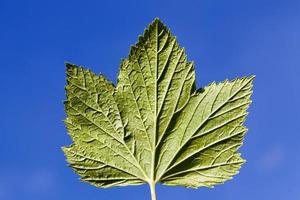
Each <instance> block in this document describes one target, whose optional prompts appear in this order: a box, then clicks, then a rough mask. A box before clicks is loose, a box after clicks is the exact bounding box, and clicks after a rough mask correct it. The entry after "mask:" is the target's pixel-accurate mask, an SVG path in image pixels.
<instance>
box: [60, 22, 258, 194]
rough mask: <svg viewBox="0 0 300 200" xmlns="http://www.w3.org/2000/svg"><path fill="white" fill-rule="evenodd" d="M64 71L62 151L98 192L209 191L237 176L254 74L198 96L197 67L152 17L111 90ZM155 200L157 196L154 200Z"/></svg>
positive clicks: (85, 73)
mask: <svg viewBox="0 0 300 200" xmlns="http://www.w3.org/2000/svg"><path fill="white" fill-rule="evenodd" d="M66 66H67V86H66V93H67V99H66V101H65V110H66V113H67V118H66V120H65V124H66V126H67V129H68V132H69V135H70V136H71V138H72V140H73V144H72V145H70V146H69V147H64V148H63V151H64V153H65V155H66V157H67V161H68V162H69V164H70V166H71V167H72V168H73V169H74V170H75V172H76V173H77V174H79V175H80V177H81V179H82V180H83V181H85V182H88V183H90V184H93V185H95V186H97V187H112V186H125V185H138V184H143V183H148V184H149V185H150V186H151V189H152V192H153V193H154V194H155V191H154V189H155V188H154V186H155V183H158V182H161V183H162V184H166V185H181V186H185V187H195V188H197V187H201V186H206V187H212V186H214V185H216V184H219V183H223V182H224V181H226V180H229V179H231V178H232V176H233V175H235V174H236V173H238V171H239V169H240V167H241V165H242V164H243V163H244V160H243V159H242V158H241V157H240V154H239V153H238V148H239V147H240V146H241V144H242V141H243V138H244V135H245V133H246V131H247V129H246V128H245V127H244V126H243V122H244V120H245V118H246V115H247V111H246V110H247V108H248V106H249V104H250V102H251V100H250V96H251V94H252V81H253V79H254V76H250V77H245V78H237V79H234V80H232V81H228V80H226V81H224V82H221V83H212V84H210V85H209V86H206V87H204V88H201V89H199V90H196V87H195V71H194V64H193V63H192V62H189V61H187V58H186V54H185V51H184V49H183V48H181V47H180V46H179V44H178V43H177V41H176V38H175V37H174V36H173V35H171V33H170V30H169V29H168V28H167V27H166V26H165V25H163V24H162V22H161V21H160V20H158V19H155V20H154V21H153V22H152V23H151V24H150V25H149V27H148V28H147V29H146V30H145V32H144V35H143V36H140V37H139V40H138V42H137V44H136V45H135V46H133V47H131V49H130V53H129V56H128V58H127V59H124V60H122V62H121V67H120V72H119V76H118V83H117V86H116V87H115V86H114V85H113V84H112V83H111V82H110V81H108V80H107V79H106V78H105V77H104V76H103V75H99V76H98V75H95V74H94V73H93V72H91V71H90V70H87V69H85V68H83V67H78V66H76V65H73V64H66ZM153 199H154V197H153Z"/></svg>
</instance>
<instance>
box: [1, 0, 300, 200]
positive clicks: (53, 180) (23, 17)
mask: <svg viewBox="0 0 300 200" xmlns="http://www.w3.org/2000/svg"><path fill="white" fill-rule="evenodd" d="M155 17H159V18H161V19H162V20H163V22H164V23H166V24H167V25H168V26H169V27H170V28H171V29H172V32H173V34H174V35H176V36H177V38H178V40H179V42H180V44H181V46H183V47H185V48H186V52H187V54H188V58H189V60H193V61H195V65H196V74H197V85H198V87H200V86H204V85H206V84H208V83H209V82H212V81H214V80H215V81H222V80H223V79H225V78H229V79H232V78H235V77H237V76H245V75H250V74H255V75H256V80H255V83H254V84H255V85H254V95H253V98H252V99H253V103H252V105H251V107H250V110H249V111H250V115H249V116H248V119H247V121H246V125H247V127H248V128H249V132H248V134H247V136H246V138H245V142H244V145H243V147H242V148H241V152H242V155H243V157H244V158H245V159H247V163H246V164H245V165H244V166H243V168H242V169H241V172H240V174H239V175H237V176H235V178H234V179H233V180H231V181H228V182H226V184H224V185H219V186H216V187H215V188H214V189H207V188H199V189H197V190H195V189H186V188H183V187H166V186H159V187H158V198H159V199H172V200H182V199H186V198H188V199H205V200H210V199H211V200H214V199H222V200H234V199H243V200H253V199H266V200H268V199H270V200H281V199H300V189H299V188H300V182H299V180H300V172H299V169H300V156H299V153H300V145H299V144H300V142H299V141H300V131H299V130H300V100H299V99H300V22H299V21H300V1H299V0H251V1H239V0H219V1H218V0H206V1H200V0H199V1H191V0H185V1H177V0H160V1H154V0H153V1H148V0H143V1H140V0H136V1H125V0H124V1H121V0H120V1H96V0H89V1H76V0H73V1H61V0H60V1H59V0H51V1H42V0H22V1H21V0H19V1H17V0H0V63H1V64H0V69H1V76H0V90H1V98H0V112H1V118H0V119H1V120H0V127H1V128H0V152H1V153H0V199H1V200H2V199H3V200H19V199H22V200H27V199H28V200H35V199H37V200H38V199H43V200H48V199H49V200H50V199H51V200H53V199H55V200H65V199H72V200H99V199H110V200H114V199H130V200H146V199H149V198H150V197H149V191H148V187H147V186H146V185H144V186H135V187H122V188H111V189H97V188H95V187H93V186H90V185H88V184H86V183H82V182H80V181H79V180H78V176H77V175H75V174H74V173H73V171H72V170H71V169H70V168H68V167H67V165H66V162H65V158H64V155H63V153H62V151H61V149H60V148H61V146H63V145H68V144H70V143H71V141H70V138H69V137H68V135H67V133H66V129H65V127H64V124H63V122H62V120H63V119H64V118H65V113H64V110H63V100H64V98H65V92H64V85H65V67H64V61H70V62H72V63H76V64H80V65H84V66H86V67H88V68H90V69H92V70H93V71H94V72H96V73H100V72H102V73H104V74H105V75H106V76H107V77H108V78H109V79H111V80H112V81H114V82H115V81H116V77H117V72H118V66H119V62H120V59H121V58H122V57H126V56H127V54H128V50H129V46H130V45H132V44H134V43H135V42H136V39H137V36H138V35H139V34H141V33H142V32H143V30H144V28H145V27H146V26H147V25H148V24H149V23H150V22H151V21H152V20H153V19H154V18H155Z"/></svg>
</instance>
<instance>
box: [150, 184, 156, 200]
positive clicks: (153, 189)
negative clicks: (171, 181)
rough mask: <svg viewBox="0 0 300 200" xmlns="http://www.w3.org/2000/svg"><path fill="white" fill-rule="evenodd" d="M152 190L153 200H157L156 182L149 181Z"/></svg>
mask: <svg viewBox="0 0 300 200" xmlns="http://www.w3.org/2000/svg"><path fill="white" fill-rule="evenodd" d="M149 186H150V192H151V200H156V191H155V182H154V181H152V182H149Z"/></svg>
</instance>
